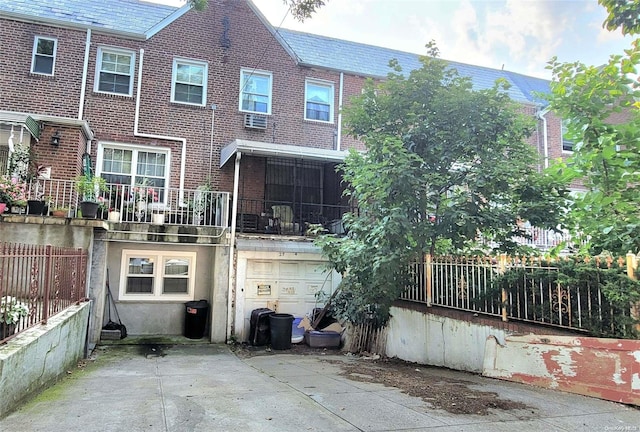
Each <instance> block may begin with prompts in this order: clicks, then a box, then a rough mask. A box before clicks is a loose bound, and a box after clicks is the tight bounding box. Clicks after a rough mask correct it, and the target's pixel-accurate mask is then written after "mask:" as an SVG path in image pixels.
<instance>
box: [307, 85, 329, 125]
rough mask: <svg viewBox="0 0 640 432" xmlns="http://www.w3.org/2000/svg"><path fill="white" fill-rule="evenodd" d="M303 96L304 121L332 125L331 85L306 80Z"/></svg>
mask: <svg viewBox="0 0 640 432" xmlns="http://www.w3.org/2000/svg"><path fill="white" fill-rule="evenodd" d="M304 95H305V96H304V100H305V109H304V119H305V120H317V121H322V122H328V123H333V83H329V82H326V81H319V80H311V79H308V80H306V81H305V90H304Z"/></svg>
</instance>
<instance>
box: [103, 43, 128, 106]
mask: <svg viewBox="0 0 640 432" xmlns="http://www.w3.org/2000/svg"><path fill="white" fill-rule="evenodd" d="M135 58H136V57H135V53H134V52H133V51H126V50H122V49H117V48H107V47H98V55H97V58H96V79H95V85H94V91H96V92H100V93H112V94H118V95H126V96H131V95H132V94H133V68H134V64H135Z"/></svg>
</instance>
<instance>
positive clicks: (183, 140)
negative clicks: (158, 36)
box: [133, 48, 187, 203]
mask: <svg viewBox="0 0 640 432" xmlns="http://www.w3.org/2000/svg"><path fill="white" fill-rule="evenodd" d="M143 63H144V49H142V48H141V49H140V59H139V61H138V88H137V89H136V111H135V115H134V120H133V135H134V136H137V137H142V138H152V139H161V140H167V141H176V142H179V143H181V144H182V154H181V155H180V202H181V203H184V176H185V172H186V166H187V139H186V138H180V137H174V136H169V135H154V134H148V133H142V132H139V131H138V125H139V121H140V94H141V92H142V67H143Z"/></svg>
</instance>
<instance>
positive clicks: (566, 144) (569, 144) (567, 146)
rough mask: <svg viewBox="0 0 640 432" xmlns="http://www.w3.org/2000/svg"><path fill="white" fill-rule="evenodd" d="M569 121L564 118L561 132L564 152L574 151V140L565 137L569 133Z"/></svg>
mask: <svg viewBox="0 0 640 432" xmlns="http://www.w3.org/2000/svg"><path fill="white" fill-rule="evenodd" d="M567 126H568V124H567V121H566V120H562V126H561V129H560V131H561V134H562V151H563V152H572V151H573V141H571V140H570V139H567V138H566V137H565V135H566V134H567V131H568V129H567Z"/></svg>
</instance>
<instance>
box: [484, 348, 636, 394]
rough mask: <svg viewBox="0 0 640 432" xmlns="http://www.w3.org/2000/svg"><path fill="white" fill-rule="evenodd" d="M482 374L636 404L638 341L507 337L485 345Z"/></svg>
mask: <svg viewBox="0 0 640 432" xmlns="http://www.w3.org/2000/svg"><path fill="white" fill-rule="evenodd" d="M484 360H485V361H484V364H483V375H485V376H489V377H493V378H501V379H505V380H509V381H516V382H522V383H527V384H532V385H537V386H541V387H546V388H553V389H557V390H562V391H567V392H571V393H578V394H583V395H587V396H592V397H598V398H601V399H607V400H612V401H615V402H623V403H628V404H633V405H640V341H637V340H627V339H624V340H622V339H604V338H582V337H580V338H575V337H567V336H535V335H529V336H509V337H507V338H506V340H505V344H504V345H499V344H498V343H497V342H496V340H495V338H488V339H487V341H486V344H485V359H484Z"/></svg>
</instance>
